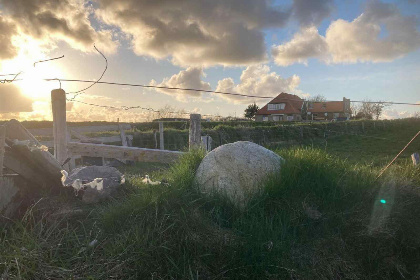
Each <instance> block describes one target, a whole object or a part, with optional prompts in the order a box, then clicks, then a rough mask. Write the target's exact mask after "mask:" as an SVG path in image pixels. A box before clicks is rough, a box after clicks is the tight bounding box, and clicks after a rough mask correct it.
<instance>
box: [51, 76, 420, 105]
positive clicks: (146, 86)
mask: <svg viewBox="0 0 420 280" xmlns="http://www.w3.org/2000/svg"><path fill="white" fill-rule="evenodd" d="M44 80H45V81H52V80H56V79H44ZM60 80H61V81H62V82H79V83H91V82H92V81H88V80H79V79H60ZM95 84H105V85H117V86H131V87H142V88H156V89H168V90H184V91H197V92H206V93H218V94H224V95H234V96H242V97H253V98H262V99H274V98H275V97H276V96H258V95H248V94H241V93H233V92H224V91H216V90H207V89H196V88H180V87H166V86H154V85H143V84H131V83H118V82H102V81H97V82H95ZM69 93H74V92H69ZM282 100H291V101H299V100H296V99H291V98H282ZM303 101H305V102H310V103H328V102H337V100H326V101H308V100H303ZM350 102H351V103H375V104H378V103H379V104H395V105H414V106H420V103H409V102H392V101H360V100H350Z"/></svg>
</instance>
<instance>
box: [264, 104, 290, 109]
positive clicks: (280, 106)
mask: <svg viewBox="0 0 420 280" xmlns="http://www.w3.org/2000/svg"><path fill="white" fill-rule="evenodd" d="M284 107H286V103H278V104H268V110H284Z"/></svg>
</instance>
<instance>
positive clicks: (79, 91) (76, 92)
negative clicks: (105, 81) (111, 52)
mask: <svg viewBox="0 0 420 280" xmlns="http://www.w3.org/2000/svg"><path fill="white" fill-rule="evenodd" d="M93 47H94V48H95V50H96V51H97V52H98V53H100V54H101V55H102V57H103V58H104V59H105V69H104V71H103V72H102V75H101V76H100V77H99V79H98V80H97V81H95V82H94V83H93V84H91V85H90V86H88V87H87V88H84V89H81V90H78V91H74V92H69V94H75V95H74V96H73V100H74V99H75V98H76V97H77V96H78V95H80V94H82V92H83V91H85V90H87V89H90V88H91V87H93V86H94V85H96V84H97V83H99V81H100V80H101V79H102V77H103V76H104V74H105V72H106V70H107V69H108V59H106V57H105V55H104V54H103V53H102V52H101V51H100V50H98V48H97V47H96V46H95V45H93ZM60 80H61V81H63V79H60ZM91 82H92V81H90V83H91Z"/></svg>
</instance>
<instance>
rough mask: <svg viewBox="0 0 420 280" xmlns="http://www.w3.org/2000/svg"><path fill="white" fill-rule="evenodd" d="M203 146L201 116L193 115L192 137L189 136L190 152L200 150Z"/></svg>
mask: <svg viewBox="0 0 420 280" xmlns="http://www.w3.org/2000/svg"><path fill="white" fill-rule="evenodd" d="M200 145H201V115H200V114H191V115H190V135H189V147H190V150H191V149H194V148H199V147H200Z"/></svg>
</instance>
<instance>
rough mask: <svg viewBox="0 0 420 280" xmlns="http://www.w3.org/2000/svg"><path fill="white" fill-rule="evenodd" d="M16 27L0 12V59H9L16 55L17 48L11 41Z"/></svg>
mask: <svg viewBox="0 0 420 280" xmlns="http://www.w3.org/2000/svg"><path fill="white" fill-rule="evenodd" d="M15 34H16V27H15V26H14V24H13V23H11V22H9V21H7V20H6V19H5V18H4V17H3V16H2V15H1V14H0V50H1V51H0V59H10V58H13V57H14V56H16V55H17V53H18V50H17V48H16V47H15V46H14V45H13V43H12V37H13V36H14V35H15Z"/></svg>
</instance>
